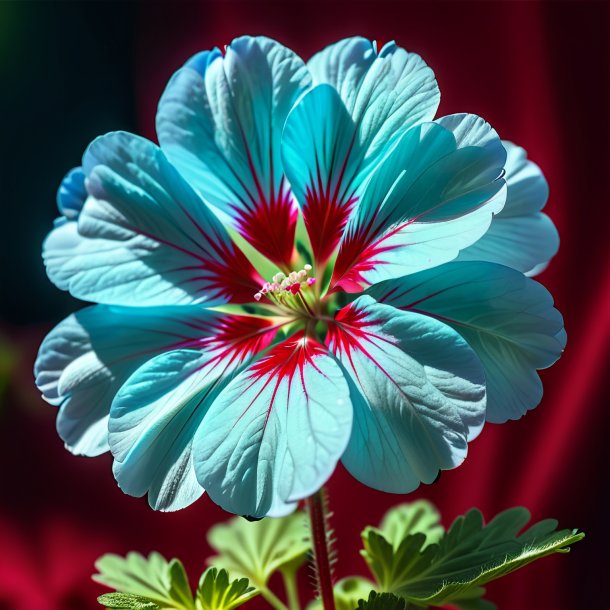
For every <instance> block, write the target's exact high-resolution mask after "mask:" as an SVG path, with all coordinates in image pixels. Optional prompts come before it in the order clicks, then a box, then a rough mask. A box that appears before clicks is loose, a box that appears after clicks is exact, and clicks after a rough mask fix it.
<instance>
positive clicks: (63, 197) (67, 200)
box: [57, 167, 87, 220]
mask: <svg viewBox="0 0 610 610" xmlns="http://www.w3.org/2000/svg"><path fill="white" fill-rule="evenodd" d="M85 199H87V191H86V189H85V174H84V172H83V168H82V167H75V168H73V169H71V170H70V171H69V172H68V173H67V174H66V175H65V176H64V179H63V180H62V181H61V184H60V186H59V189H58V191H57V208H58V209H59V212H60V213H61V214H62V215H63V216H65V217H66V218H67V219H69V220H74V219H76V218H78V215H79V214H80V211H81V210H82V209H83V205H84V203H85Z"/></svg>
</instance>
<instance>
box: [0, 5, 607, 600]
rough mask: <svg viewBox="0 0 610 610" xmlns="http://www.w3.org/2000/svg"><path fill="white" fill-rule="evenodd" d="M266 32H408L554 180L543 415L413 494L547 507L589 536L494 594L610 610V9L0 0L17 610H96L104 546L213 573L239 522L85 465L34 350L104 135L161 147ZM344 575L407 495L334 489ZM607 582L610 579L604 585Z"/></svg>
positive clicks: (1, 455) (308, 46) (2, 323)
mask: <svg viewBox="0 0 610 610" xmlns="http://www.w3.org/2000/svg"><path fill="white" fill-rule="evenodd" d="M245 33H248V34H266V35H268V36H271V37H274V38H276V39H278V40H280V41H281V42H283V43H284V44H286V45H288V46H290V47H292V48H293V49H295V50H296V51H297V52H298V53H300V54H301V55H302V56H303V57H304V58H308V57H310V56H311V55H312V54H313V53H314V52H315V51H316V50H317V49H319V48H320V47H322V46H325V45H326V44H329V43H331V42H333V41H335V40H337V39H339V38H342V37H345V36H348V35H354V34H361V35H364V36H367V37H369V38H373V39H377V40H378V41H380V42H381V43H383V42H386V41H388V40H391V39H396V41H397V42H398V43H399V44H400V45H402V46H405V47H406V48H407V49H409V50H413V51H416V52H418V53H419V54H421V55H422V56H423V57H424V59H425V60H426V61H427V62H428V64H430V65H431V66H432V68H433V69H434V70H435V72H436V75H437V79H438V82H439V85H440V88H441V92H442V102H441V108H440V114H449V113H454V112H461V111H469V112H473V113H477V114H480V115H482V116H483V117H485V118H486V119H487V120H488V121H489V122H490V123H491V124H492V125H493V126H494V127H495V128H496V129H497V130H498V131H499V133H500V135H501V136H502V137H503V138H505V139H510V140H512V141H515V142H517V143H519V144H520V145H522V146H524V147H525V148H526V149H527V150H528V152H529V155H530V158H531V159H533V160H534V161H536V162H537V163H538V164H539V165H540V166H541V167H542V168H543V170H544V172H545V174H546V176H547V178H548V180H549V183H550V187H551V197H550V201H549V204H548V206H547V212H548V213H549V214H550V216H551V217H552V218H553V220H554V221H555V223H556V224H557V226H558V228H559V231H560V234H561V238H562V246H561V249H560V252H559V255H558V256H557V257H556V258H555V260H554V261H553V263H552V264H551V266H550V268H549V269H548V270H547V271H545V272H544V273H543V274H542V276H540V279H541V281H542V282H543V283H544V284H545V285H546V286H547V287H548V288H549V289H550V290H551V292H552V293H553V295H554V296H555V298H556V301H557V304H558V307H559V309H560V310H561V311H562V312H563V314H564V316H565V320H566V328H567V331H568V337H569V340H568V347H567V351H566V353H565V356H564V357H563V358H562V359H561V361H560V362H559V363H558V364H557V365H555V366H554V367H553V368H552V369H551V370H549V371H546V372H543V381H544V383H545V397H544V400H543V402H542V404H541V405H540V406H539V407H538V409H537V410H535V411H534V412H532V413H530V414H529V415H528V416H527V417H526V418H525V419H522V420H520V421H517V422H511V423H508V424H505V425H503V426H494V425H488V426H487V428H486V430H485V431H484V433H483V434H482V435H481V436H480V437H479V438H478V439H477V440H476V441H475V442H474V443H473V444H472V445H471V449H470V454H469V457H468V459H467V460H466V463H465V464H464V465H463V466H462V467H461V468H459V469H457V470H455V471H451V472H445V473H443V476H442V478H441V479H440V481H439V482H437V483H435V484H434V485H432V486H427V487H422V488H421V489H420V490H419V491H418V492H417V493H415V494H413V495H412V497H413V498H415V497H426V498H429V499H430V500H432V501H433V502H435V503H436V504H437V505H438V506H439V507H440V508H441V510H442V512H443V515H444V520H445V523H446V525H448V524H449V523H450V521H451V520H452V519H453V518H454V517H455V516H456V515H457V514H459V513H460V512H462V511H465V510H466V509H468V508H469V507H471V506H477V507H479V508H480V509H481V510H482V511H483V512H484V514H485V515H487V516H489V517H491V516H492V515H493V514H495V513H496V512H498V511H499V510H502V509H504V508H507V507H509V506H513V505H517V504H521V505H524V506H526V507H528V508H529V509H530V510H531V511H532V513H533V516H534V517H535V518H536V519H540V518H544V517H556V518H558V519H559V520H560V524H561V525H562V526H564V527H578V528H581V529H584V530H585V531H586V533H587V538H586V540H585V541H584V542H582V543H580V544H578V545H577V546H576V547H575V548H574V550H573V552H572V553H571V554H570V555H569V556H567V557H566V556H555V557H551V558H548V559H545V560H542V561H541V562H539V563H538V564H536V565H533V566H531V567H529V568H527V569H526V570H524V571H523V572H519V573H517V574H513V575H511V576H509V577H507V578H505V579H504V580H503V581H501V582H499V583H497V584H494V585H493V586H490V587H489V598H490V599H492V600H494V601H496V602H497V603H498V604H499V607H500V609H501V610H551V609H553V610H564V609H571V608H602V609H606V608H610V601H607V600H603V599H601V598H600V596H601V590H602V587H601V586H600V584H601V583H603V584H607V583H605V582H604V580H603V579H604V578H607V574H608V560H607V559H606V557H605V556H604V550H605V549H607V548H608V547H609V545H610V535H609V528H608V514H609V510H610V501H609V494H608V488H609V486H610V459H609V458H608V446H609V443H610V400H609V398H608V390H607V385H606V382H607V379H608V375H609V374H610V366H609V365H608V362H609V360H608V356H609V355H610V273H609V263H610V257H609V253H610V243H609V242H610V192H609V189H608V183H609V173H610V144H609V143H610V121H609V120H608V111H609V110H610V4H609V3H606V2H595V3H588V2H582V1H581V2H576V1H574V2H548V3H542V2H472V3H470V2H458V1H453V2H437V1H429V2H421V3H418V2H406V1H401V2H383V1H381V0H370V1H367V2H358V1H355V0H352V1H351V2H331V1H326V2H314V1H310V2H300V1H296V0H293V1H290V2H289V1H287V0H285V1H284V2H275V3H274V2H254V1H251V2H246V1H241V2H240V1H235V0H234V1H231V0H224V1H215V2H213V1H201V2H197V3H181V2H168V3H156V2H127V3H119V2H105V3H96V2H80V3H77V2H43V3H34V2H14V3H11V2H0V83H1V84H0V107H1V109H2V113H1V115H0V117H1V118H0V121H1V124H2V132H1V138H2V139H1V143H0V155H1V159H0V185H1V190H0V205H1V209H2V215H1V217H0V218H1V219H0V231H1V235H0V260H1V261H2V264H1V265H0V296H1V302H0V310H1V311H0V464H1V466H0V610H9V609H10V610H88V609H94V608H96V607H98V606H97V604H96V601H95V597H96V595H98V594H100V593H102V592H103V589H102V587H100V586H98V585H96V584H95V583H93V582H92V581H91V580H90V575H91V574H92V572H93V562H94V561H95V559H96V558H97V557H98V556H99V555H101V554H102V553H105V552H111V551H112V552H118V553H125V552H126V551H128V550H132V549H133V550H138V551H140V552H143V553H148V552H149V551H151V550H153V549H157V550H159V551H160V552H162V553H163V554H165V555H166V556H168V557H171V556H178V557H180V558H182V559H183V561H184V562H185V564H186V566H187V569H188V570H189V572H190V573H191V575H192V577H193V578H195V577H196V576H197V575H198V574H199V572H200V571H201V570H202V569H203V567H204V563H205V558H206V555H207V554H208V552H209V549H208V547H207V546H206V543H205V532H206V529H207V528H208V527H209V526H210V525H211V524H212V523H214V522H216V521H218V520H221V519H223V518H225V516H224V515H223V514H222V512H221V511H220V510H219V509H217V508H216V507H215V506H214V505H212V503H211V502H210V501H208V500H207V499H205V498H204V499H203V500H201V501H199V502H198V503H196V504H195V505H193V506H192V507H190V508H189V509H187V510H184V511H181V512H179V513H177V514H161V513H154V512H153V511H152V510H150V509H149V508H148V506H147V503H146V500H144V499H135V498H130V497H127V496H124V495H123V494H122V493H121V492H120V491H119V489H118V488H117V486H116V484H115V482H114V480H113V477H112V473H111V461H110V459H109V458H108V456H104V457H101V458H96V459H88V458H82V457H73V456H71V455H70V454H68V453H67V452H66V451H65V450H64V449H63V446H62V443H61V441H60V439H59V438H58V437H57V435H56V433H55V430H54V418H55V412H54V409H53V408H52V407H50V406H48V405H47V404H46V403H44V402H43V401H42V399H41V398H40V397H39V395H38V393H37V391H36V389H35V388H34V385H33V377H32V373H31V370H32V365H33V361H34V358H35V354H36V350H37V347H38V345H39V343H40V341H41V339H42V338H43V336H44V335H45V334H46V332H48V331H49V330H50V329H51V327H52V326H53V325H55V324H56V323H57V322H59V321H60V320H61V319H62V318H63V317H64V316H66V315H67V314H69V313H70V312H72V311H73V310H74V309H75V308H77V307H80V306H81V304H79V303H77V302H76V301H75V300H74V299H72V298H71V297H70V296H69V295H67V294H62V293H60V292H59V291H58V290H57V289H56V288H54V287H53V286H52V285H51V283H50V282H49V281H48V280H47V279H46V276H45V272H44V269H43V265H42V261H41V258H40V249H41V243H42V240H43V238H44V236H45V234H46V232H47V231H48V230H49V229H50V227H51V223H52V221H53V218H54V217H55V216H56V209H55V191H56V188H57V186H58V184H59V181H60V179H61V178H62V176H63V175H64V173H65V171H66V170H68V169H69V168H71V167H73V166H75V165H78V164H79V162H80V161H79V160H80V155H81V154H82V152H83V149H84V148H85V146H86V145H87V144H88V143H89V142H90V141H91V140H92V139H93V138H94V137H95V136H97V135H98V134H101V133H104V132H106V131H110V130H115V129H125V130H129V131H135V132H138V133H141V134H143V135H146V136H147V137H150V138H152V139H154V138H155V133H154V115H155V109H156V104H157V100H158V98H159V96H160V94H161V92H162V90H163V88H164V86H165V84H166V82H167V80H168V78H169V77H170V75H171V74H172V72H173V71H174V70H175V69H177V68H178V67H179V66H180V65H181V64H182V63H183V62H184V61H185V60H186V59H187V58H188V57H189V56H190V55H191V54H193V53H195V52H196V51H198V50H202V49H207V48H211V47H212V46H214V45H223V44H226V43H228V42H230V40H231V39H232V38H233V37H235V36H237V35H240V34H245ZM329 489H330V502H331V507H332V508H333V509H334V511H335V514H336V518H335V520H334V526H335V529H336V533H337V538H338V551H339V557H340V563H339V569H338V574H337V576H339V577H341V576H345V575H347V574H348V573H351V572H356V573H365V567H364V563H363V561H362V559H361V558H360V557H359V556H358V549H359V548H360V547H359V544H360V541H359V536H358V534H359V531H360V529H361V528H362V527H363V526H364V525H366V524H367V523H369V522H372V523H377V522H378V521H379V519H380V518H381V516H382V515H383V513H384V512H385V510H386V509H387V508H388V507H390V506H391V505H392V504H394V503H396V502H398V501H404V500H405V499H407V498H405V497H396V496H389V495H384V494H381V493H378V492H374V491H372V490H369V489H366V488H364V487H362V486H361V485H359V484H357V483H356V482H355V481H354V480H352V479H351V477H350V476H349V475H348V474H347V473H346V472H345V471H343V470H341V469H339V470H338V471H337V473H336V474H335V476H334V477H333V479H332V480H331V482H330V485H329ZM604 588H607V587H604Z"/></svg>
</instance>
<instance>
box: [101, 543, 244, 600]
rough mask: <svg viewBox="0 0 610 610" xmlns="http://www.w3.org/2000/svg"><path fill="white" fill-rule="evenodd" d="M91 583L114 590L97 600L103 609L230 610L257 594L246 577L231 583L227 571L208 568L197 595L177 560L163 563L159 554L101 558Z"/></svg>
mask: <svg viewBox="0 0 610 610" xmlns="http://www.w3.org/2000/svg"><path fill="white" fill-rule="evenodd" d="M96 567H97V569H98V574H95V575H94V577H93V578H94V580H96V581H97V582H99V583H101V584H104V585H107V586H108V587H112V588H113V589H116V590H117V591H118V593H107V594H105V595H101V596H100V597H99V598H98V601H99V602H100V604H102V605H103V606H105V607H106V608H116V609H120V610H233V609H234V608H237V607H238V606H241V605H242V604H244V603H245V602H246V601H248V600H249V599H251V598H252V597H254V596H255V595H256V591H255V589H254V588H253V587H250V585H249V582H248V579H247V578H240V579H237V580H231V579H230V578H229V574H228V573H227V571H226V570H218V569H217V568H209V569H207V570H206V571H205V572H204V573H203V574H202V575H201V579H200V581H199V586H198V587H197V591H196V595H195V597H193V593H192V591H191V588H190V586H189V582H188V577H187V575H186V572H185V571H184V567H183V565H182V563H180V561H178V560H177V559H172V560H171V561H169V562H168V561H166V560H165V559H164V558H163V557H162V556H161V555H160V554H159V553H151V554H150V555H149V556H148V557H144V556H142V555H140V554H138V553H129V554H128V555H127V557H120V556H119V555H104V556H103V557H102V558H101V559H99V560H98V561H97V563H96Z"/></svg>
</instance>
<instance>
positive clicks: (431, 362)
mask: <svg viewBox="0 0 610 610" xmlns="http://www.w3.org/2000/svg"><path fill="white" fill-rule="evenodd" d="M327 342H328V344H329V347H330V349H331V351H333V353H334V354H335V356H336V357H337V358H338V359H339V360H340V361H341V363H342V365H343V366H344V367H345V370H346V372H347V374H349V377H350V381H351V384H350V385H351V397H352V403H353V405H354V426H353V431H352V436H351V439H350V442H349V445H348V447H347V449H346V451H345V454H344V456H343V459H342V461H343V464H344V465H345V467H346V468H347V469H348V470H349V472H350V473H351V474H352V475H354V476H355V477H356V478H357V479H358V480H359V481H361V482H363V483H364V484H365V485H368V486H369V487H373V488H375V489H380V490H382V491H388V492H393V493H407V492H410V491H413V490H414V489H415V488H416V487H417V486H418V485H419V483H420V481H423V482H424V483H432V482H433V481H434V480H435V479H436V477H437V475H438V471H439V470H441V469H449V468H455V467H456V466H458V465H459V464H461V463H462V461H463V460H464V458H465V457H466V453H467V448H468V441H469V440H471V439H472V438H474V437H475V436H476V435H477V434H478V433H479V432H480V430H481V428H482V426H483V423H484V420H485V376H484V373H483V368H482V366H481V364H480V362H479V361H478V359H477V357H476V355H475V353H474V352H473V351H472V349H471V348H470V347H469V346H468V344H467V343H466V341H464V339H462V337H460V335H459V334H458V333H457V332H455V331H454V330H453V329H452V328H450V327H449V326H447V325H445V324H443V323H442V322H439V321H438V320H433V319H431V318H428V317H426V316H422V315H418V314H414V313H410V312H402V311H400V310H398V309H395V308H394V307H391V306H388V305H382V304H379V303H376V302H375V301H374V300H373V299H372V298H371V297H369V296H362V297H360V298H358V299H357V300H356V301H354V302H353V303H351V304H350V305H347V306H346V307H344V308H343V309H341V310H340V311H339V312H338V313H337V316H336V319H335V324H334V325H332V326H331V327H330V331H329V336H328V338H327Z"/></svg>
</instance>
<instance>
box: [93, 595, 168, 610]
mask: <svg viewBox="0 0 610 610" xmlns="http://www.w3.org/2000/svg"><path fill="white" fill-rule="evenodd" d="M97 601H98V602H99V603H100V604H101V605H102V606H104V607H105V608H112V609H113V610H160V606H159V605H158V604H156V603H155V602H153V601H151V600H150V599H147V598H146V597H142V596H141V595H133V594H131V593H104V595H100V596H99V597H98V598H97Z"/></svg>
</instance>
